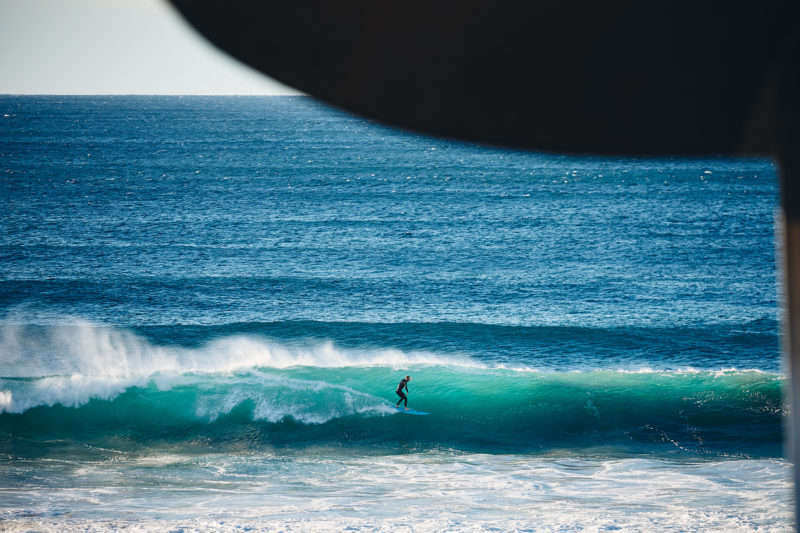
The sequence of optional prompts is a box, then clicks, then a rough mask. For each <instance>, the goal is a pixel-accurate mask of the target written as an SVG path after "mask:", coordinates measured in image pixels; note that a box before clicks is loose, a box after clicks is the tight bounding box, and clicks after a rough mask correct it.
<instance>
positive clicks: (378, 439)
mask: <svg viewBox="0 0 800 533" xmlns="http://www.w3.org/2000/svg"><path fill="white" fill-rule="evenodd" d="M406 373H411V374H412V375H413V376H414V378H415V379H414V380H413V381H412V382H411V385H410V392H409V395H408V396H409V406H411V407H414V408H416V409H419V410H424V411H428V412H431V413H432V415H431V416H429V417H409V416H403V415H400V414H397V413H396V412H395V411H394V410H393V409H392V408H391V405H392V404H393V403H394V402H395V401H396V400H397V399H398V398H397V396H396V395H395V393H394V389H395V387H396V384H397V383H396V382H397V381H399V379H400V378H401V377H402V376H403V375H405V374H406ZM135 381H136V380H135V379H132V378H124V379H119V380H113V379H109V378H91V377H89V376H82V377H77V376H74V375H73V376H50V377H43V378H5V379H3V380H2V382H1V383H2V387H1V388H2V390H3V394H4V398H5V400H4V401H5V404H4V409H5V412H4V413H3V414H0V432H2V433H3V434H5V435H7V436H8V437H9V438H8V439H7V443H10V444H7V445H9V446H12V447H15V448H22V449H25V450H28V453H35V451H34V450H36V449H39V448H40V447H45V448H46V447H47V443H52V442H54V441H58V442H60V441H66V442H81V443H84V444H86V443H90V444H95V445H99V446H136V445H139V444H142V445H148V446H150V445H153V443H155V442H163V443H167V444H172V445H187V446H201V447H202V446H211V447H217V448H218V447H223V448H224V447H246V448H253V449H262V448H269V447H308V446H359V447H364V446H366V447H370V448H375V449H376V450H387V451H403V450H412V451H419V450H420V449H429V448H443V447H444V448H453V449H457V450H467V451H487V452H494V451H502V452H524V453H531V452H534V453H549V452H551V451H554V450H562V451H563V450H564V449H573V450H576V451H577V450H581V451H583V452H585V451H586V450H587V449H589V450H595V452H596V453H599V454H607V453H610V454H612V455H613V454H623V455H624V454H639V453H659V454H662V453H668V454H669V453H674V454H689V455H692V456H696V455H710V456H719V455H739V456H778V455H780V447H781V418H782V415H783V412H784V410H785V407H784V405H783V403H782V399H781V387H782V383H783V378H781V377H780V376H778V375H774V374H766V373H762V372H757V371H734V370H731V371H719V372H710V371H672V372H651V371H648V372H638V373H631V372H619V371H595V372H560V373H556V372H548V373H544V372H534V371H530V370H525V369H508V368H484V367H479V366H460V365H453V364H451V365H420V366H418V367H416V368H413V367H412V368H411V369H410V370H398V369H397V368H392V367H388V366H342V367H324V368H323V367H309V366H293V367H287V368H263V367H262V368H251V369H247V370H238V371H233V372H212V373H201V372H191V373H182V374H168V373H159V374H154V375H152V376H148V377H147V378H146V379H143V380H140V381H139V382H135ZM90 391H91V392H90ZM22 449H17V450H15V453H23V454H24V453H25V452H24V451H23V450H22Z"/></svg>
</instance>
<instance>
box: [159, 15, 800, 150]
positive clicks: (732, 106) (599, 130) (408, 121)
mask: <svg viewBox="0 0 800 533" xmlns="http://www.w3.org/2000/svg"><path fill="white" fill-rule="evenodd" d="M173 3H174V4H175V5H176V6H177V7H178V9H179V10H180V11H181V13H183V15H184V16H185V17H186V18H187V20H188V21H189V22H190V23H191V24H192V25H193V26H194V27H195V28H197V29H198V30H199V31H200V33H202V34H203V35H205V36H206V37H208V38H209V39H210V40H211V42H213V43H214V44H216V45H217V46H218V47H220V48H221V49H222V50H224V51H226V52H228V53H229V54H231V55H232V56H234V57H235V58H237V59H239V60H241V61H243V62H245V63H247V64H249V65H251V66H253V67H255V68H256V69H258V70H261V71H262V72H265V73H267V74H269V75H270V76H271V77H273V78H275V79H277V80H279V81H281V82H283V83H285V84H287V85H291V86H293V87H296V88H298V89H300V90H302V91H304V92H307V93H308V94H311V95H313V96H316V97H318V98H320V99H322V100H324V101H327V102H329V103H332V104H334V105H336V106H339V107H343V108H345V109H348V110H350V111H354V112H356V113H359V114H362V115H365V116H368V117H373V118H377V119H379V120H381V121H385V122H388V123H391V124H395V125H399V126H404V127H408V128H413V129H416V130H420V131H424V132H428V133H432V134H436V135H444V136H449V137H455V138H461V139H468V140H474V141H481V142H488V143H496V144H504V145H512V146H517V147H522V148H531V149H535V150H546V151H555V152H573V153H575V152H577V153H588V152H592V153H614V154H619V153H627V154H673V153H685V154H698V153H704V154H708V153H712V154H715V153H732V152H736V153H768V152H770V151H772V149H773V147H774V143H775V140H774V138H772V136H771V132H773V131H774V130H775V127H774V116H773V115H774V110H773V109H772V108H771V105H772V103H773V100H774V91H775V89H776V87H775V83H776V79H775V78H776V76H777V75H778V72H779V69H780V62H781V54H783V53H785V52H784V48H785V47H786V41H787V37H788V36H790V34H791V32H792V31H793V30H796V27H797V21H798V14H799V12H800V10H798V4H800V3H799V2H797V1H796V0H793V1H782V2H781V1H766V2H754V1H750V2H743V1H735V0H734V1H731V2H718V1H717V2H681V1H678V2H660V3H659V2H656V3H654V2H640V1H633V0H617V1H614V2H595V1H588V0H582V1H566V2H556V1H549V2H519V3H510V4H508V5H505V4H503V3H496V2H474V1H473V2H427V3H423V2H411V3H409V2H323V1H312V2H285V1H284V2H245V1H241V0H237V1H229V2H219V1H198V0H173ZM795 36H796V32H795Z"/></svg>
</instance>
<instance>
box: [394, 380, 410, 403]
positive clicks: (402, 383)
mask: <svg viewBox="0 0 800 533" xmlns="http://www.w3.org/2000/svg"><path fill="white" fill-rule="evenodd" d="M403 387H405V389H406V392H408V380H407V379H406V378H403V379H401V380H400V384H399V385H398V386H397V391H395V392H397V395H398V396H400V399H399V400H397V405H400V402H402V401H405V402H406V403H405V407H408V396H406V395H405V394H403Z"/></svg>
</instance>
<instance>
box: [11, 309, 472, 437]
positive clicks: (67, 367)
mask: <svg viewBox="0 0 800 533" xmlns="http://www.w3.org/2000/svg"><path fill="white" fill-rule="evenodd" d="M0 361H2V362H3V365H2V367H1V368H2V370H1V371H2V373H3V376H2V377H0V413H2V412H10V413H21V412H24V411H25V410H27V409H30V408H32V407H36V406H42V405H45V406H52V405H56V404H61V405H64V406H67V407H77V406H80V405H84V404H85V403H87V402H88V401H90V400H92V399H102V400H110V399H113V398H115V397H116V396H118V395H119V394H121V393H123V392H124V391H125V390H126V389H128V388H130V387H134V386H145V385H147V384H148V383H150V382H154V383H156V385H157V386H158V387H159V388H160V389H162V390H166V389H170V388H172V387H174V386H175V385H176V384H180V383H181V382H182V381H181V380H182V379H183V377H184V376H186V375H187V374H195V375H198V374H199V375H203V374H213V375H215V376H217V377H220V376H224V375H232V374H233V373H236V372H239V373H242V372H247V371H249V370H254V369H286V368H291V367H301V366H307V367H322V368H342V367H375V366H378V367H390V368H393V369H406V368H410V367H420V366H425V365H445V364H450V365H454V364H457V365H464V366H480V365H477V364H476V363H474V362H472V361H470V360H469V359H466V358H463V359H455V358H443V357H438V356H436V355H435V354H430V353H425V352H403V351H400V350H394V349H376V350H366V349H362V350H346V349H341V348H339V347H337V346H335V345H334V344H333V343H331V342H320V343H317V344H314V345H310V346H291V345H285V344H281V343H278V342H275V341H272V340H269V339H265V338H259V337H248V336H243V335H236V336H231V337H226V338H221V339H217V340H214V341H212V342H209V343H208V344H206V345H203V346H201V347H198V348H185V347H180V346H156V345H153V344H152V343H151V342H149V341H148V340H147V339H145V338H143V337H142V336H140V335H137V334H135V333H133V332H130V331H127V330H124V329H120V328H114V327H111V326H102V325H97V324H92V323H90V322H87V321H83V320H77V319H73V320H70V321H67V322H62V323H57V324H50V325H46V326H34V325H26V324H3V325H2V326H0ZM4 378H5V379H4ZM9 378H11V379H9ZM19 378H34V379H33V380H30V379H27V380H20V379H19ZM298 383H299V382H290V381H287V380H284V382H283V383H282V385H281V386H282V387H284V388H285V387H290V388H291V387H293V386H300V385H298ZM309 383H310V382H309ZM309 383H304V384H303V385H302V387H304V388H306V389H308V388H309V387H312V385H309ZM313 386H317V387H320V386H327V387H332V386H331V385H329V384H326V383H323V382H318V383H317V384H316V385H313ZM235 390H236V388H235V387H234V388H232V389H231V391H235ZM227 394H228V396H227V397H226V398H217V402H216V403H214V407H213V408H212V407H200V408H199V412H200V413H201V414H203V415H205V416H209V417H211V418H215V417H216V416H219V414H221V413H224V412H228V411H230V410H231V409H232V408H233V407H234V406H235V405H238V404H239V403H241V401H243V400H245V399H251V398H250V396H252V392H251V393H248V394H249V395H244V396H241V397H240V398H239V397H236V394H238V393H236V392H228V393H227ZM347 395H349V396H348V397H349V398H350V399H349V400H347V401H349V403H350V405H351V406H350V407H349V408H345V407H344V406H343V405H344V404H342V405H340V406H339V408H338V410H337V411H335V412H330V410H329V409H326V410H323V412H324V413H325V414H320V412H317V414H313V413H312V412H310V411H303V410H302V409H301V410H298V408H297V406H294V407H291V406H290V405H288V404H287V405H285V406H279V407H276V405H277V403H273V404H272V406H270V407H268V406H267V404H265V403H263V402H260V403H257V405H256V410H255V416H257V417H260V418H263V419H265V420H277V419H280V418H283V417H284V416H293V417H295V418H297V419H298V420H302V421H307V422H312V423H313V422H320V421H325V420H329V419H330V418H332V417H334V416H340V415H342V414H352V413H356V412H367V411H370V410H371V411H375V412H380V410H381V409H382V407H380V404H379V403H377V402H375V401H372V402H365V401H363V398H361V397H360V396H359V395H358V393H357V392H356V391H352V390H350V391H348V392H347ZM340 396H341V397H342V402H344V401H345V400H344V399H343V398H344V397H345V396H344V395H341V394H340ZM210 397H213V395H211V396H210ZM209 405H211V404H209Z"/></svg>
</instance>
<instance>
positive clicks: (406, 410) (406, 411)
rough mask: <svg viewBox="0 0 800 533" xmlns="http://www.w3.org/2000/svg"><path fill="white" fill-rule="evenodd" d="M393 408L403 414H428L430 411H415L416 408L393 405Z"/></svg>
mask: <svg viewBox="0 0 800 533" xmlns="http://www.w3.org/2000/svg"><path fill="white" fill-rule="evenodd" d="M395 410H396V411H397V412H398V413H403V414H404V415H429V414H430V413H425V412H423V411H417V410H416V409H403V408H402V407H395Z"/></svg>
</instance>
